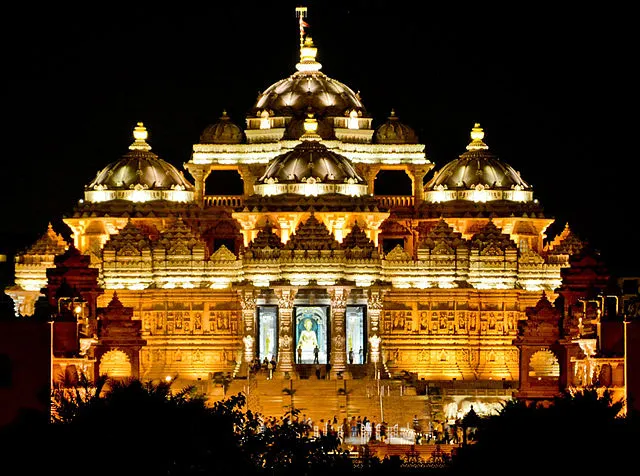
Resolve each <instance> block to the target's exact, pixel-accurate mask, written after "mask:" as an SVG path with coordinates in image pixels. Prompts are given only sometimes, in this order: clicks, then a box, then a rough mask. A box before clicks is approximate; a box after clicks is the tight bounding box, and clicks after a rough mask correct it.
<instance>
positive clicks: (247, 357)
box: [239, 290, 256, 364]
mask: <svg viewBox="0 0 640 476" xmlns="http://www.w3.org/2000/svg"><path fill="white" fill-rule="evenodd" d="M239 294H240V306H241V307H242V322H243V332H242V333H243V335H244V337H243V338H242V340H243V342H244V362H245V363H247V364H251V362H252V361H253V357H254V355H255V351H254V346H253V344H254V342H255V339H256V335H255V334H256V333H255V325H254V323H255V319H256V298H255V296H254V294H253V291H252V290H243V291H239Z"/></svg>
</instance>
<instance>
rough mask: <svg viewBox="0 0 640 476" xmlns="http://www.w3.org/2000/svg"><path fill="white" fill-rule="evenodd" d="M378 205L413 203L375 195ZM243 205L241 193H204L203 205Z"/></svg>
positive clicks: (409, 197)
mask: <svg viewBox="0 0 640 476" xmlns="http://www.w3.org/2000/svg"><path fill="white" fill-rule="evenodd" d="M375 198H376V201H377V202H378V206H379V207H383V208H411V207H413V204H414V197H413V195H376V196H375ZM242 206H244V196H243V195H205V196H204V207H205V208H211V207H224V208H239V207H242Z"/></svg>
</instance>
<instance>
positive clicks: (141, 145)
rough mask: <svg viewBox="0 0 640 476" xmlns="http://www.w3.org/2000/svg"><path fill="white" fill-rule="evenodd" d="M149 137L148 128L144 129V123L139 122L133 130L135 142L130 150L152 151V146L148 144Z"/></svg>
mask: <svg viewBox="0 0 640 476" xmlns="http://www.w3.org/2000/svg"><path fill="white" fill-rule="evenodd" d="M148 136H149V134H148V133H147V128H146V127H144V124H143V123H142V122H138V124H137V125H136V127H135V128H134V129H133V138H134V139H135V140H134V141H133V144H131V145H130V146H129V150H151V146H150V145H149V144H147V142H146V141H147V137H148Z"/></svg>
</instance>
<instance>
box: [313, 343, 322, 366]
mask: <svg viewBox="0 0 640 476" xmlns="http://www.w3.org/2000/svg"><path fill="white" fill-rule="evenodd" d="M319 355H320V349H319V348H318V346H317V345H316V346H315V347H314V348H313V363H314V364H319V363H320V360H318V356H319Z"/></svg>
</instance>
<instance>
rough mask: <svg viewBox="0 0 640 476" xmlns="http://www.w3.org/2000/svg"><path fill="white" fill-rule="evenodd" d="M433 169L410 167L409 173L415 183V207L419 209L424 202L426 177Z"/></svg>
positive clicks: (418, 166) (421, 166)
mask: <svg viewBox="0 0 640 476" xmlns="http://www.w3.org/2000/svg"><path fill="white" fill-rule="evenodd" d="M431 168H432V167H428V166H423V165H410V166H409V168H408V170H407V173H408V175H409V177H411V181H412V183H413V205H414V206H415V207H417V206H418V205H420V204H421V203H422V202H423V201H424V177H425V175H427V173H428V172H429V170H431Z"/></svg>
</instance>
